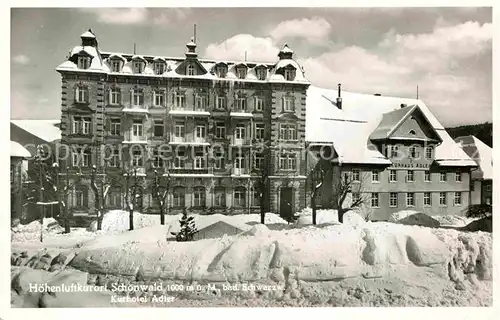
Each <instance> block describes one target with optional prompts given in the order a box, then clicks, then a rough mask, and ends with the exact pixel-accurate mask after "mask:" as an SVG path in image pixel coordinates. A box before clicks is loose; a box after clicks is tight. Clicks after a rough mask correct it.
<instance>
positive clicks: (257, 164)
mask: <svg viewBox="0 0 500 320" xmlns="http://www.w3.org/2000/svg"><path fill="white" fill-rule="evenodd" d="M263 161H264V157H263V156H262V154H260V153H257V154H255V155H254V162H253V167H254V168H255V169H258V170H260V169H262V164H263V163H264V162H263Z"/></svg>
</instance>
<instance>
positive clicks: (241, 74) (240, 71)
mask: <svg viewBox="0 0 500 320" xmlns="http://www.w3.org/2000/svg"><path fill="white" fill-rule="evenodd" d="M246 76H247V69H246V68H237V69H236V77H237V78H238V79H245V78H246Z"/></svg>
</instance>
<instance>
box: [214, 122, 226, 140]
mask: <svg viewBox="0 0 500 320" xmlns="http://www.w3.org/2000/svg"><path fill="white" fill-rule="evenodd" d="M215 137H216V138H219V139H224V138H226V126H225V124H224V122H217V125H216V127H215Z"/></svg>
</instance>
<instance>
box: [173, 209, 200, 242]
mask: <svg viewBox="0 0 500 320" xmlns="http://www.w3.org/2000/svg"><path fill="white" fill-rule="evenodd" d="M179 223H180V225H181V230H180V231H179V232H172V235H174V236H175V240H177V241H193V236H194V234H195V233H196V232H198V230H197V229H196V226H195V224H194V218H193V217H192V216H191V217H188V214H187V210H186V208H184V209H183V210H182V217H181V220H179Z"/></svg>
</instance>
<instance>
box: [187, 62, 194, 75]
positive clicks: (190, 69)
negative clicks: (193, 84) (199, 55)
mask: <svg viewBox="0 0 500 320" xmlns="http://www.w3.org/2000/svg"><path fill="white" fill-rule="evenodd" d="M186 74H187V75H188V76H194V75H195V69H194V65H192V64H188V65H187V67H186Z"/></svg>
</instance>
